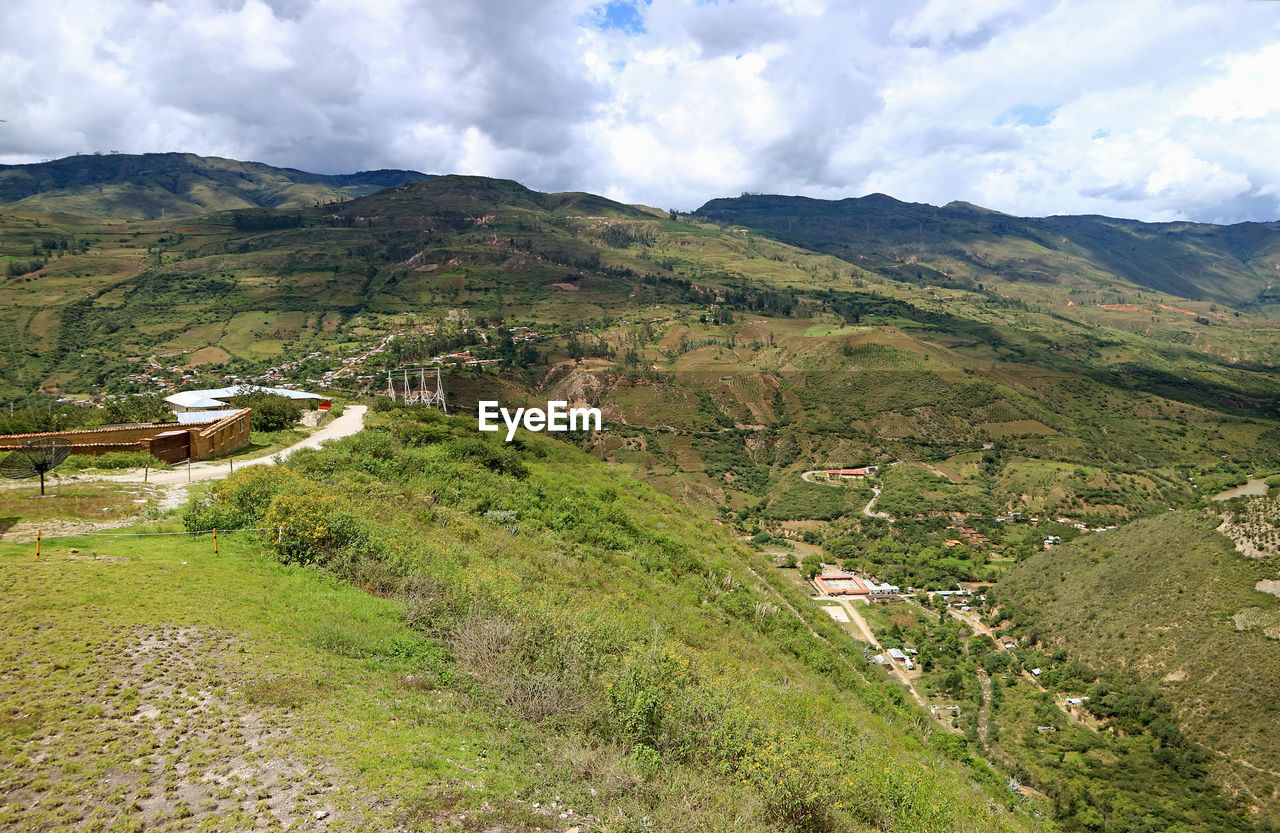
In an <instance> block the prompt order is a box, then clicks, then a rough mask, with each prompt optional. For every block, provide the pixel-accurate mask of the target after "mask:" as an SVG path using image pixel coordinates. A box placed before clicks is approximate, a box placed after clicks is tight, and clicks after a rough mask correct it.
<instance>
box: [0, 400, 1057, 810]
mask: <svg viewBox="0 0 1280 833" xmlns="http://www.w3.org/2000/svg"><path fill="white" fill-rule="evenodd" d="M186 520H187V523H188V525H189V526H192V527H196V528H207V525H209V524H216V525H217V526H219V527H221V528H223V529H227V528H234V527H237V526H264V527H266V528H268V530H272V531H269V532H267V533H266V534H264V535H262V536H261V537H259V538H247V537H243V538H238V537H235V536H231V537H228V536H227V535H226V534H224V535H222V536H221V538H220V545H221V547H222V552H221V554H220V555H219V556H217V557H215V556H214V555H213V554H212V546H213V542H212V541H211V540H210V539H209V538H208V537H207V536H206V537H201V538H194V539H188V538H180V537H164V536H161V537H156V538H152V539H146V538H141V539H132V540H127V539H114V538H93V539H83V540H63V541H56V540H55V541H48V542H46V550H45V555H46V557H45V559H44V560H43V561H41V562H40V563H35V562H33V561H32V551H31V547H30V545H25V546H21V547H19V546H15V545H4V546H3V547H2V548H0V576H2V578H0V581H2V582H3V587H4V593H3V599H4V600H5V601H4V602H3V603H0V604H3V608H2V609H3V616H0V628H3V629H4V635H5V636H6V637H7V638H6V639H4V640H3V644H4V645H5V646H6V647H5V648H4V649H3V651H4V652H3V654H2V655H0V657H2V659H0V662H2V663H3V665H4V667H5V674H4V675H3V677H0V702H2V709H3V711H2V712H0V713H2V714H3V715H4V720H5V722H4V724H3V726H4V728H5V731H4V732H3V734H0V744H2V745H3V747H4V753H5V754H3V755H0V762H2V763H0V779H3V782H4V784H5V791H6V793H7V794H8V795H10V796H16V797H18V799H19V800H16V801H11V802H10V803H9V804H8V805H7V807H6V808H5V809H4V811H3V812H4V813H5V814H6V815H5V816H4V818H5V820H6V823H8V824H10V825H13V826H18V827H24V828H25V829H32V828H33V827H36V826H38V827H39V829H45V830H70V829H83V827H84V826H85V825H86V824H92V825H97V826H99V827H102V828H103V829H119V830H125V829H142V828H143V827H146V828H148V829H149V828H150V827H153V826H159V825H165V826H166V828H167V829H175V830H188V829H191V830H194V829H196V828H197V827H199V828H200V829H228V828H231V827H243V826H253V825H255V824H264V823H267V822H270V821H271V820H272V818H274V819H276V820H278V821H279V823H281V824H284V825H286V826H287V825H289V824H291V823H292V824H300V825H303V826H306V825H309V824H312V823H313V820H314V818H315V813H316V812H325V811H327V812H328V813H329V814H330V815H329V817H328V820H327V821H326V822H325V824H326V826H327V827H329V828H330V829H352V830H369V829H388V828H389V827H391V826H397V827H399V828H403V829H408V830H435V829H439V828H440V827H442V826H449V827H451V828H456V829H464V830H495V829H500V830H563V829H566V828H568V827H571V826H575V825H581V826H583V827H585V828H587V829H593V830H596V829H598V830H614V831H630V830H636V831H639V830H647V829H662V830H742V831H750V830H761V831H763V830H810V831H812V830H896V831H912V830H920V831H941V830H947V831H965V830H970V831H998V830H1009V831H1016V830H1048V829H1053V826H1052V824H1050V823H1049V822H1048V821H1046V820H1043V819H1040V818H1038V817H1037V816H1038V815H1039V814H1038V813H1037V812H1036V808H1037V805H1036V804H1035V803H1026V802H1024V801H1023V800H1022V799H1020V798H1019V797H1017V796H1015V795H1013V794H1011V793H1010V792H1009V791H1008V790H1007V788H1006V786H1005V782H1004V777H1003V775H1001V774H999V773H998V772H995V771H992V770H991V769H990V768H988V766H987V765H986V764H985V763H983V762H981V761H971V760H970V759H969V755H968V753H967V752H965V751H964V749H963V744H961V745H960V746H959V747H957V746H956V744H955V743H954V742H953V741H951V740H948V738H949V737H954V736H952V735H951V734H950V733H949V732H947V731H946V730H944V729H942V728H940V727H937V728H931V727H932V726H933V724H932V723H931V721H929V720H928V719H927V718H926V717H924V716H923V715H922V714H921V713H919V712H917V711H915V708H914V706H911V705H908V703H907V700H906V698H905V697H904V695H903V693H902V692H901V691H900V690H899V689H897V688H896V687H895V686H893V685H891V684H889V683H887V682H878V681H876V679H875V677H873V676H872V672H871V670H870V668H869V666H867V665H866V663H865V661H864V660H863V659H862V652H861V650H860V649H857V648H855V647H854V643H852V642H851V640H850V638H849V637H848V636H847V635H846V634H845V633H844V632H843V631H841V630H839V629H838V628H837V627H836V626H835V625H834V623H832V622H831V621H830V620H828V619H827V618H826V617H825V616H822V617H821V621H819V620H817V619H815V618H814V615H813V613H814V612H813V611H811V610H810V609H809V607H808V604H807V599H805V598H804V596H803V595H802V594H800V593H798V592H797V591H796V590H795V589H794V586H792V585H790V584H789V583H787V582H782V581H780V580H779V579H778V578H777V577H775V576H774V575H773V574H774V573H775V572H776V568H774V567H773V566H772V565H771V564H770V563H769V562H768V561H767V560H766V559H764V558H763V557H761V556H760V555H758V554H755V553H752V552H751V551H749V550H746V549H744V548H743V547H741V546H740V545H739V544H737V543H735V542H734V541H733V540H732V539H731V538H730V537H729V536H727V535H723V534H720V533H717V532H716V531H715V530H714V528H713V527H710V528H709V523H710V522H709V520H708V519H706V518H705V517H699V516H697V515H695V514H691V513H689V512H688V511H687V510H680V509H678V508H677V507H676V506H675V505H674V504H673V503H672V502H671V501H670V500H669V499H667V498H664V497H661V496H658V495H657V494H655V493H654V492H653V491H652V490H650V489H649V488H647V487H645V486H643V485H641V484H638V483H635V482H634V481H632V480H630V479H629V478H626V477H622V476H619V475H618V474H617V473H615V472H611V471H610V470H609V469H608V468H607V467H606V466H604V465H603V464H600V463H598V462H593V461H591V460H590V459H589V458H587V457H585V456H584V455H583V454H581V453H580V452H577V451H575V450H573V449H571V448H569V447H567V446H565V445H563V444H560V443H557V442H554V441H545V440H541V439H535V438H529V439H528V440H527V441H522V442H521V443H519V444H516V445H513V446H508V445H506V444H504V443H501V442H491V441H489V440H488V439H487V438H485V439H480V438H477V436H476V434H475V432H474V429H473V426H471V425H470V424H469V421H467V420H465V419H459V418H455V419H445V418H441V417H440V416H439V415H438V414H435V413H430V412H422V411H420V410H419V411H416V412H415V410H413V409H389V410H384V411H382V412H380V413H378V414H375V415H373V419H372V425H371V427H370V428H368V429H367V430H366V431H365V432H363V433H362V434H360V435H357V436H355V437H352V438H349V439H347V440H344V441H341V442H339V443H336V444H334V445H332V446H330V447H327V448H326V449H324V450H323V451H320V452H314V453H306V454H303V455H299V456H298V457H296V458H293V462H291V465H290V467H289V468H266V467H264V468H257V469H246V470H242V471H240V472H237V473H236V474H235V475H234V476H232V477H231V478H229V479H228V480H227V481H225V482H224V483H222V484H220V485H219V486H218V487H217V488H216V489H215V494H214V495H213V496H212V497H211V498H209V499H208V500H205V501H203V502H201V503H199V504H197V505H196V506H194V507H193V508H192V509H191V510H189V512H188V515H187V519H186ZM70 546H75V547H76V549H78V550H79V552H74V553H73V552H72V551H71V550H70V549H69V548H68V547H70ZM357 588H359V589H357ZM362 591H363V592H362ZM365 592H367V593H368V594H370V595H365ZM211 600H214V601H216V603H215V604H210V601H211ZM86 612H89V613H90V614H91V615H85V614H86ZM801 615H803V616H804V619H803V620H802V619H801V618H799V617H800V616H801ZM72 749H74V750H76V754H74V755H70V754H63V750H68V751H69V750H72ZM944 751H945V754H944Z"/></svg>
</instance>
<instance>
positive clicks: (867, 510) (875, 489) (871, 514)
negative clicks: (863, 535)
mask: <svg viewBox="0 0 1280 833" xmlns="http://www.w3.org/2000/svg"><path fill="white" fill-rule="evenodd" d="M871 492H872V494H871V500H869V501H867V505H866V506H864V507H862V514H864V515H866V516H867V517H868V518H880V519H881V520H886V521H888V522H889V523H893V518H892V517H890V515H889V513H888V512H877V511H875V505H876V501H877V500H879V499H880V487H879V486H872V487H871Z"/></svg>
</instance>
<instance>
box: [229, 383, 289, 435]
mask: <svg viewBox="0 0 1280 833" xmlns="http://www.w3.org/2000/svg"><path fill="white" fill-rule="evenodd" d="M236 402H237V404H240V405H243V406H244V407H246V408H252V409H253V413H251V414H250V415H249V426H250V427H251V428H252V429H253V430H254V431H279V430H281V429H284V428H288V427H290V426H291V425H293V424H294V423H295V422H297V421H298V420H299V419H301V418H302V407H301V406H300V405H298V403H297V402H294V401H293V400H292V399H290V398H289V397H287V396H281V395H280V394H278V393H268V392H266V391H255V392H253V393H250V394H246V395H245V396H237V397H236Z"/></svg>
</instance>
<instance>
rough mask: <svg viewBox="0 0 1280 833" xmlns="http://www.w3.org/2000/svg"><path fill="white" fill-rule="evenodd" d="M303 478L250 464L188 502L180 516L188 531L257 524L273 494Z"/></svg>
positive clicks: (298, 483)
mask: <svg viewBox="0 0 1280 833" xmlns="http://www.w3.org/2000/svg"><path fill="white" fill-rule="evenodd" d="M306 482H307V481H305V480H303V479H302V477H301V476H299V475H298V474H296V473H295V472H293V471H291V470H290V469H286V468H282V467H280V466H250V467H248V468H243V469H241V470H240V471H238V472H236V473H234V474H232V475H231V476H229V477H228V478H227V479H225V480H223V481H222V482H221V483H218V484H217V485H215V486H214V487H213V491H212V492H211V493H210V495H209V497H207V498H205V499H204V500H200V501H195V502H193V503H191V504H190V505H189V506H188V507H187V510H186V512H185V513H184V514H183V516H182V521H183V524H184V525H185V526H186V528H187V529H188V530H190V531H192V532H195V531H200V530H206V529H242V528H247V527H257V526H261V525H262V523H263V518H264V517H265V515H266V510H267V507H268V506H269V505H270V503H271V501H272V500H273V499H275V497H276V495H278V494H280V493H281V492H284V491H288V490H290V489H298V488H302V487H303V486H304V485H305V484H306Z"/></svg>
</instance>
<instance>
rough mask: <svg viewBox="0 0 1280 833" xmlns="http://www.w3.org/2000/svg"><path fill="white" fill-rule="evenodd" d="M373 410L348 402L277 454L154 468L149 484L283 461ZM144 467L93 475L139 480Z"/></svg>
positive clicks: (349, 428) (344, 432) (343, 431)
mask: <svg viewBox="0 0 1280 833" xmlns="http://www.w3.org/2000/svg"><path fill="white" fill-rule="evenodd" d="M367 410H369V408H368V406H367V405H348V406H346V407H345V408H344V409H343V411H342V416H340V417H338V418H337V419H335V420H334V421H333V422H331V423H329V424H328V425H326V426H325V427H323V428H321V429H320V430H318V431H316V432H315V433H314V434H312V435H311V436H309V437H307V438H306V439H304V440H302V441H300V442H297V443H294V444H293V445H291V446H289V447H288V448H284V449H281V450H280V451H277V452H276V453H275V454H268V455H267V456H265V457H258V458H257V459H255V460H244V461H242V462H239V463H232V462H231V461H227V460H222V461H217V462H207V463H192V464H191V466H190V467H189V468H188V467H187V466H184V465H179V466H178V467H176V468H174V469H172V470H170V471H153V472H151V473H150V474H149V475H148V477H147V482H148V483H154V484H155V485H157V486H179V485H183V484H186V483H197V482H200V481H203V480H220V479H221V478H223V477H226V476H227V475H228V474H230V473H231V471H232V469H233V468H247V467H248V466H262V465H274V464H275V463H279V462H283V461H284V460H285V459H286V458H288V457H289V456H290V455H291V454H293V453H294V452H295V451H300V450H302V449H304V448H319V447H320V446H322V445H324V444H325V443H327V442H329V441H330V440H336V439H340V438H342V437H349V436H351V435H352V434H355V433H357V432H358V431H359V430H360V429H361V428H363V427H364V415H365V412H366V411H367ZM142 476H143V471H142V469H131V470H129V471H127V472H124V473H123V474H109V475H102V476H100V477H95V478H93V479H94V480H104V481H108V482H115V483H137V482H140V481H141V480H142Z"/></svg>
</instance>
